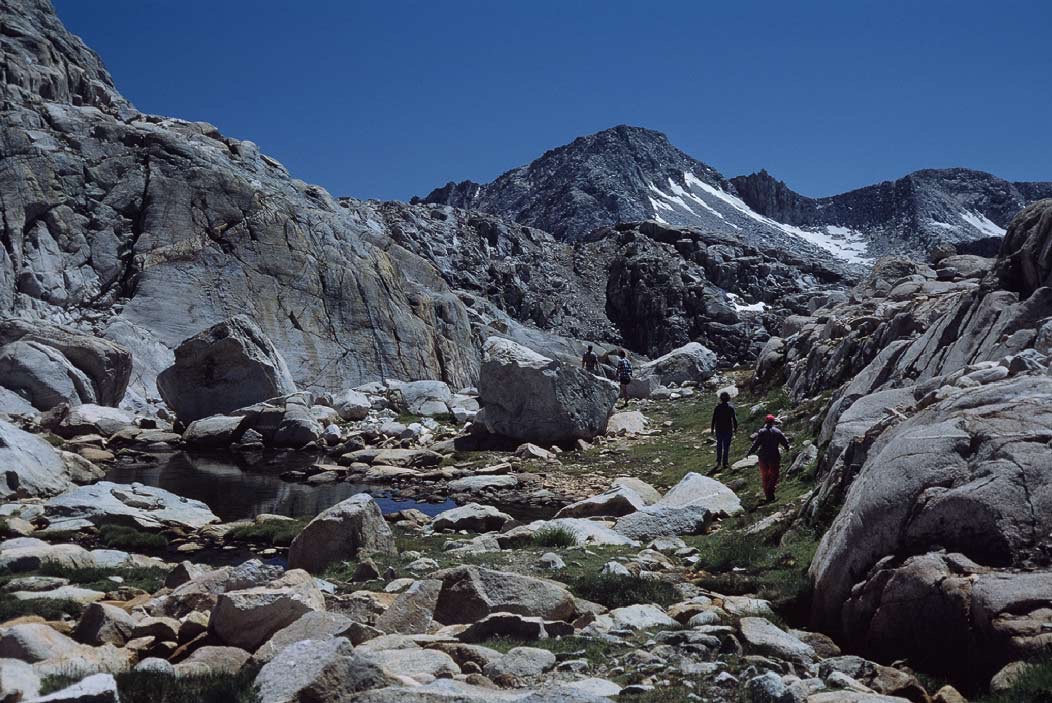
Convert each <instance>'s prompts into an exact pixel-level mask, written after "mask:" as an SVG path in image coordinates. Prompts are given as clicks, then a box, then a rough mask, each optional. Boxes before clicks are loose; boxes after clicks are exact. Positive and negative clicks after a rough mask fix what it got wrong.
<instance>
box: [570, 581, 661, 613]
mask: <svg viewBox="0 0 1052 703" xmlns="http://www.w3.org/2000/svg"><path fill="white" fill-rule="evenodd" d="M569 585H570V590H572V591H573V592H574V594H575V595H576V596H578V597H580V598H584V599H585V600H590V601H593V602H595V603H599V604H601V605H605V606H606V607H607V608H623V607H625V606H626V605H634V604H636V603H656V604H657V605H661V606H669V605H672V604H673V603H675V602H677V601H678V600H680V598H679V597H678V596H677V595H676V590H675V588H673V586H672V584H670V583H667V582H665V581H659V580H657V579H647V578H641V577H639V576H620V575H617V574H600V573H592V574H586V575H584V576H579V577H577V578H576V579H573V580H572V581H571V582H570V584H569Z"/></svg>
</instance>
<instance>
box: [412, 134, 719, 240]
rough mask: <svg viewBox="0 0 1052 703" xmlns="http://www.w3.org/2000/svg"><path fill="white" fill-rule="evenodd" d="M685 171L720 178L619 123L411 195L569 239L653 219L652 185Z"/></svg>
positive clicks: (661, 139) (663, 139) (656, 138)
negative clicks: (486, 178) (496, 170)
mask: <svg viewBox="0 0 1052 703" xmlns="http://www.w3.org/2000/svg"><path fill="white" fill-rule="evenodd" d="M686 173H690V174H693V176H694V177H695V178H698V179H699V180H702V181H704V182H706V183H709V184H712V185H714V186H718V185H719V184H720V182H721V181H722V177H721V176H720V175H719V173H718V172H717V171H716V170H715V169H713V168H712V167H710V166H707V165H706V164H703V163H701V162H700V161H697V160H696V159H694V158H692V157H690V156H688V155H687V154H685V153H683V152H682V151H680V150H679V149H677V148H676V147H674V146H673V145H672V144H671V142H669V140H668V137H667V136H665V135H664V134H662V133H661V132H656V131H654V130H651V129H646V128H643V127H633V126H630V125H617V126H616V127H611V128H609V129H605V130H603V131H601V132H596V133H595V134H589V135H586V136H583V137H578V138H577V139H574V140H573V141H572V142H570V143H569V144H565V145H563V146H560V147H557V148H555V149H550V150H548V151H546V152H545V153H544V154H542V155H541V156H540V157H539V158H537V159H536V160H534V161H532V162H530V163H529V164H527V165H525V166H520V167H519V168H516V169H512V170H511V171H508V172H506V173H504V174H503V175H501V176H499V177H498V178H497V179H496V180H494V181H493V182H492V183H488V184H485V185H480V184H477V183H474V182H472V181H463V182H461V183H449V184H446V185H445V186H444V187H442V188H438V189H435V190H434V191H432V192H431V193H429V194H428V195H427V196H426V197H424V198H414V199H413V202H414V203H419V202H424V203H441V204H444V205H452V206H454V207H461V208H467V209H477V210H483V211H485V212H490V213H493V214H498V215H501V216H504V217H507V218H509V219H512V220H515V221H516V222H520V223H522V224H527V225H530V226H531V227H537V228H539V229H543V230H546V231H548V232H551V233H552V234H554V235H555V236H556V237H558V238H560V239H563V240H568V241H575V240H580V239H583V238H585V237H586V236H588V234H589V233H591V232H592V231H593V230H595V229H596V228H598V227H606V226H611V225H615V224H618V223H620V222H631V221H638V220H645V219H648V218H652V217H653V216H654V208H653V206H651V205H650V202H649V198H650V195H651V194H652V191H653V190H654V189H655V188H660V187H665V188H667V187H668V186H667V185H666V184H667V182H668V181H669V180H670V179H671V180H672V181H673V182H675V183H677V184H678V186H677V187H680V188H682V187H685V185H686V184H685V176H684V174H686ZM677 224H692V223H689V222H682V223H677Z"/></svg>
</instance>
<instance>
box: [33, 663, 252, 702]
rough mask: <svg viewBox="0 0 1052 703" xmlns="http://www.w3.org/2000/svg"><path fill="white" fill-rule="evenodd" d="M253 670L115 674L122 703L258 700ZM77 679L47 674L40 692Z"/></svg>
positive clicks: (43, 692) (58, 687)
mask: <svg viewBox="0 0 1052 703" xmlns="http://www.w3.org/2000/svg"><path fill="white" fill-rule="evenodd" d="M254 678H255V672H254V671H250V670H247V669H246V670H243V671H241V672H239V673H237V674H211V675H208V676H187V677H175V676H168V675H167V674H157V673H151V672H138V671H130V672H126V673H123V674H117V676H116V679H117V690H118V692H119V694H120V700H121V703H258V701H259V692H258V691H257V690H256V688H255V687H254V686H253V679H254ZM76 682H77V679H73V678H69V677H66V676H49V677H46V678H45V679H44V681H43V683H42V685H41V694H43V695H47V694H48V693H54V692H55V691H59V690H61V689H63V688H66V687H67V686H70V685H72V684H74V683H76Z"/></svg>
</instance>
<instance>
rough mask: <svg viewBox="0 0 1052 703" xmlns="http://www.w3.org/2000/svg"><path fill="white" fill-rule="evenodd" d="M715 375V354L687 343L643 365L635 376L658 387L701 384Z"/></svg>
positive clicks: (702, 346)
mask: <svg viewBox="0 0 1052 703" xmlns="http://www.w3.org/2000/svg"><path fill="white" fill-rule="evenodd" d="M714 373H716V354H715V353H714V352H713V351H712V350H711V349H709V348H708V347H706V346H705V345H703V344H699V343H698V342H689V343H687V344H684V345H683V346H682V347H679V348H677V349H673V350H672V351H670V352H669V353H668V354H665V355H664V356H660V357H658V358H657V359H654V360H653V361H649V362H647V363H645V364H643V365H642V366H641V367H640V368H639V372H638V373H637V376H638V377H639V378H640V379H654V380H655V381H657V383H658V385H662V386H664V385H668V384H670V383H686V382H688V381H693V382H701V381H705V380H708V379H709V378H711V377H712V375H713V374H714Z"/></svg>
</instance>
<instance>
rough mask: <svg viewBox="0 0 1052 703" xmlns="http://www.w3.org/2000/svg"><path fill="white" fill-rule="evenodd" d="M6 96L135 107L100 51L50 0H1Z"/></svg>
mask: <svg viewBox="0 0 1052 703" xmlns="http://www.w3.org/2000/svg"><path fill="white" fill-rule="evenodd" d="M0 75H2V76H3V80H2V81H0V95H2V96H3V98H4V100H7V101H15V102H27V101H31V100H44V101H47V102H58V103H68V104H72V105H78V106H80V105H88V106H92V107H97V108H99V109H100V110H104V111H106V112H111V113H117V112H120V111H124V110H129V109H130V108H131V105H130V104H129V103H128V101H127V100H125V99H124V97H122V96H121V94H120V93H119V92H117V88H116V86H114V83H113V79H112V78H111V77H110V74H109V72H107V71H106V69H105V67H104V66H103V65H102V61H101V60H100V59H99V57H98V55H97V54H96V53H95V52H94V51H92V50H91V49H89V48H88V47H87V46H86V45H85V44H84V42H83V41H81V40H80V38H79V37H76V36H74V35H73V34H70V33H69V31H67V30H66V28H65V26H63V24H62V21H61V20H59V18H58V16H57V15H56V14H55V8H54V7H53V6H52V5H51V2H50V0H0Z"/></svg>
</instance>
